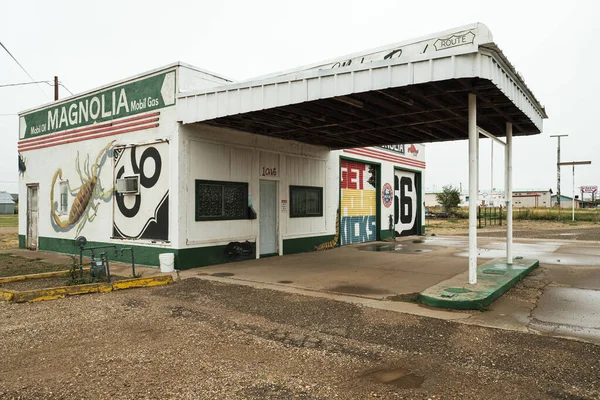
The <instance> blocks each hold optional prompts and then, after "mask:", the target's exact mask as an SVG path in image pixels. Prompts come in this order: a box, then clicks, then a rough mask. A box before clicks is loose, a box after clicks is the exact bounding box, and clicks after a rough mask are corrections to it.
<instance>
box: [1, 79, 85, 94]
mask: <svg viewBox="0 0 600 400" xmlns="http://www.w3.org/2000/svg"><path fill="white" fill-rule="evenodd" d="M50 82H51V81H34V82H19V83H7V84H4V85H0V88H3V87H13V86H23V85H33V84H34V83H35V84H38V83H45V84H46V85H48V86H53V85H52V84H51V83H50ZM58 85H59V86H62V87H63V88H64V89H65V90H66V91H67V92H69V93H70V94H71V96H74V94H73V92H71V91H70V90H69V88H68V87H66V86H65V84H64V83H62V82H59V83H58Z"/></svg>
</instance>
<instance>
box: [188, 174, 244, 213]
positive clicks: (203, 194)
mask: <svg viewBox="0 0 600 400" xmlns="http://www.w3.org/2000/svg"><path fill="white" fill-rule="evenodd" d="M244 218H248V183H245V182H220V181H204V180H196V221H210V220H225V219H244Z"/></svg>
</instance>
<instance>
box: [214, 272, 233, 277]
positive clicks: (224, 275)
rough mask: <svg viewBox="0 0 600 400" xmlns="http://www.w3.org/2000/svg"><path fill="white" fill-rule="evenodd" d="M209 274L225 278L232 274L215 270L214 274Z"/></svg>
mask: <svg viewBox="0 0 600 400" xmlns="http://www.w3.org/2000/svg"><path fill="white" fill-rule="evenodd" d="M210 275H211V276H216V277H219V278H225V277H227V276H234V275H235V274H232V273H231V272H215V273H214V274H210Z"/></svg>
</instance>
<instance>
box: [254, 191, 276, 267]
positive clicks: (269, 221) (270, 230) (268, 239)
mask: <svg viewBox="0 0 600 400" xmlns="http://www.w3.org/2000/svg"><path fill="white" fill-rule="evenodd" d="M258 218H259V225H260V255H273V254H277V182H276V181H260V209H259V216H258Z"/></svg>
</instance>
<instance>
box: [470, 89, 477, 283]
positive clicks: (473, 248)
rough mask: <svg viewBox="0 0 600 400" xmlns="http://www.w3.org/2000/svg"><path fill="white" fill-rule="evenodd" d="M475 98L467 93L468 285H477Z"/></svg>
mask: <svg viewBox="0 0 600 400" xmlns="http://www.w3.org/2000/svg"><path fill="white" fill-rule="evenodd" d="M478 142H479V132H478V130H477V96H476V95H475V94H473V93H469V283H470V284H472V285H474V284H476V283H477V201H478V197H479V196H478V195H479V182H478V177H479V146H478Z"/></svg>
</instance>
